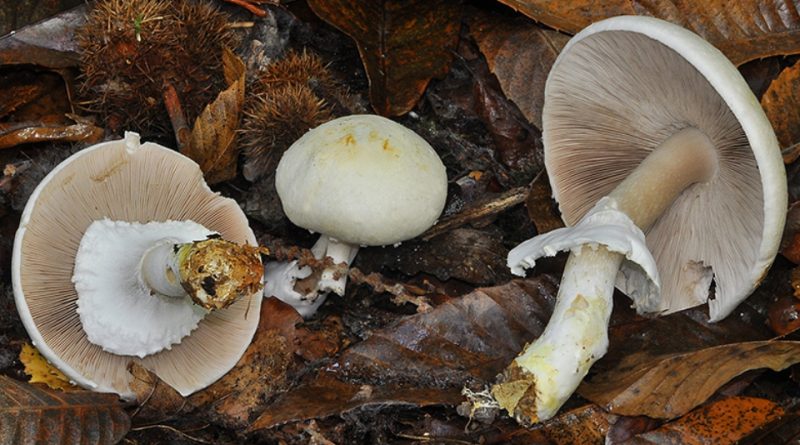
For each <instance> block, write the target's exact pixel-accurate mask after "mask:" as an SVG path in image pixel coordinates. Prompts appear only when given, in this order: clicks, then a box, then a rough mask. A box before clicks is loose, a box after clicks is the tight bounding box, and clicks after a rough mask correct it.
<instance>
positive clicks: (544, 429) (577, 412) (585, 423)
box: [493, 405, 612, 445]
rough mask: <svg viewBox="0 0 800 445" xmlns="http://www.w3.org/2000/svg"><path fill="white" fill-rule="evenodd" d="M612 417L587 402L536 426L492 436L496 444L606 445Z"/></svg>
mask: <svg viewBox="0 0 800 445" xmlns="http://www.w3.org/2000/svg"><path fill="white" fill-rule="evenodd" d="M610 417H612V416H611V415H609V414H608V413H606V412H605V411H603V410H602V409H601V408H599V407H598V406H597V405H584V406H581V407H579V408H575V409H573V410H570V411H567V412H564V413H561V414H559V415H558V416H556V417H554V418H552V419H550V420H548V421H546V422H542V423H539V424H537V425H534V426H533V427H532V428H531V429H526V428H514V429H512V430H511V431H508V432H504V433H503V434H501V435H500V436H499V437H496V438H493V439H494V441H493V443H515V444H523V443H524V444H548V445H590V444H598V445H600V444H603V443H606V442H605V437H606V434H607V433H608V431H609V429H610V428H611V425H610V422H609V418H610Z"/></svg>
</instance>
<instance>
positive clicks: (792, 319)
mask: <svg viewBox="0 0 800 445" xmlns="http://www.w3.org/2000/svg"><path fill="white" fill-rule="evenodd" d="M796 270H797V268H795V270H793V271H792V277H794V276H795V275H796V274H795V271H796ZM792 286H793V287H795V289H797V286H796V285H795V282H794V281H793V282H792ZM768 317H769V327H770V329H772V332H774V333H775V334H777V335H786V334H788V333H790V332H793V331H796V330H798V329H800V299H797V298H795V296H794V295H781V296H778V297H776V299H775V301H774V302H773V303H772V304H770V306H769V312H768Z"/></svg>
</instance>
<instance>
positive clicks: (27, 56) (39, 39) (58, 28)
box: [0, 0, 86, 69]
mask: <svg viewBox="0 0 800 445" xmlns="http://www.w3.org/2000/svg"><path fill="white" fill-rule="evenodd" d="M8 3H9V6H10V4H11V3H13V4H14V6H13V7H12V8H11V9H9V6H6V7H2V8H0V23H3V22H5V20H4V19H3V16H4V14H6V13H9V12H11V10H12V9H15V8H16V9H18V10H19V12H21V13H22V14H20V16H19V17H18V19H19V20H25V21H29V20H30V21H33V20H35V19H44V18H46V17H48V16H50V15H51V14H52V13H53V12H56V11H52V10H51V11H49V12H48V11H47V8H42V7H41V6H42V5H40V4H37V5H36V6H30V5H28V6H27V7H26V6H25V5H26V4H27V3H31V2H30V1H20V2H8ZM49 3H53V2H49ZM61 3H63V5H62V6H64V7H69V6H75V5H80V6H76V7H75V8H73V9H70V10H68V11H65V12H62V13H60V14H58V15H55V16H52V17H50V18H47V19H45V20H42V21H41V22H38V23H34V24H31V25H28V26H24V27H21V28H19V29H17V31H16V32H14V33H13V34H8V35H5V36H2V37H0V65H23V64H24V65H36V66H40V67H45V68H50V69H61V68H71V67H75V66H77V65H78V46H77V44H76V43H75V39H74V33H75V29H76V28H78V27H80V26H81V25H82V24H83V23H84V22H85V21H86V5H85V4H83V3H84V2H83V1H81V0H66V1H63V2H61ZM59 9H61V8H59ZM42 13H44V14H45V15H38V14H42ZM14 15H15V14H12V16H14ZM25 15H28V18H27V20H26V19H25V17H24V16H25ZM35 15H38V17H36V16H35ZM18 26H19V24H17V23H15V24H13V25H12V28H11V29H13V28H15V27H18ZM0 28H2V25H0ZM11 29H8V30H9V31H10V30H11ZM2 34H5V32H4V31H3V29H0V35H2Z"/></svg>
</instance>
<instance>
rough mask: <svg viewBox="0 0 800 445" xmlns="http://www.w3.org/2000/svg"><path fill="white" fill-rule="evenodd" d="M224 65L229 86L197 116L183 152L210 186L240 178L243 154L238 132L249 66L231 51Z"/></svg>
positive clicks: (227, 53) (223, 57)
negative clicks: (237, 176) (239, 157)
mask: <svg viewBox="0 0 800 445" xmlns="http://www.w3.org/2000/svg"><path fill="white" fill-rule="evenodd" d="M222 64H223V71H224V74H225V83H226V84H227V85H228V87H227V88H226V89H225V90H224V91H222V92H221V93H219V95H218V96H217V98H216V99H215V100H214V101H213V102H211V103H210V104H208V105H207V106H206V107H205V109H203V111H202V113H200V115H199V116H197V119H195V121H194V126H193V127H192V132H191V136H190V138H189V143H188V144H187V145H186V146H184V147H183V148H182V149H181V153H183V154H184V155H186V156H188V157H190V158H192V159H193V160H194V161H195V162H197V163H198V164H199V165H200V169H201V170H202V171H203V174H204V175H205V178H206V182H208V183H209V184H215V183H218V182H222V181H227V180H229V179H232V178H233V177H234V176H236V161H237V157H238V153H239V150H238V146H237V144H236V130H237V129H238V128H239V121H240V120H241V115H242V107H243V104H244V90H245V65H244V62H242V59H240V58H239V57H238V56H237V55H236V54H234V53H233V51H231V50H229V49H227V48H225V49H224V51H223V56H222Z"/></svg>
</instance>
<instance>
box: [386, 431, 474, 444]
mask: <svg viewBox="0 0 800 445" xmlns="http://www.w3.org/2000/svg"><path fill="white" fill-rule="evenodd" d="M396 436H397V437H402V438H403V439H411V440H418V441H420V442H436V443H454V444H459V445H478V443H477V442H469V441H466V440H461V439H448V438H446V437H428V436H415V435H413V434H404V433H397V434H396Z"/></svg>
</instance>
